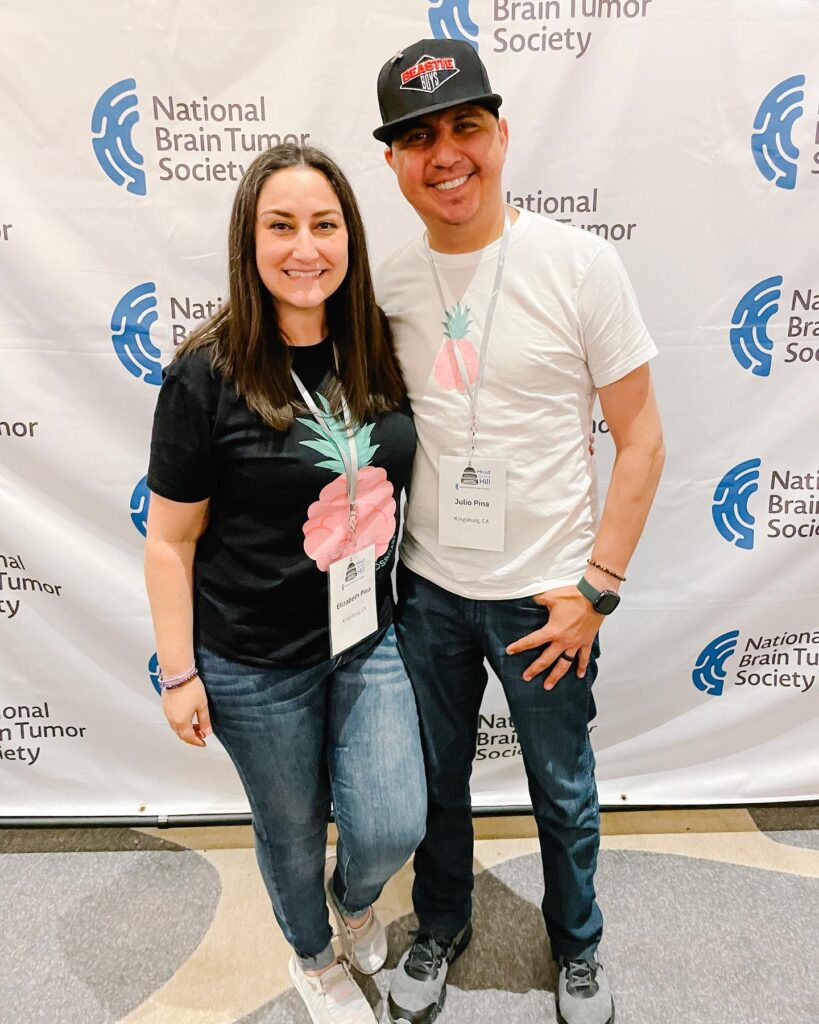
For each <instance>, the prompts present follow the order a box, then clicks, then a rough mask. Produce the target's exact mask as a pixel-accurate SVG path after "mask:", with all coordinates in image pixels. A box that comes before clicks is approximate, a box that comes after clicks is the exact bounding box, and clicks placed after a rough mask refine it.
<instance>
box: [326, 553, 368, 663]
mask: <svg viewBox="0 0 819 1024" xmlns="http://www.w3.org/2000/svg"><path fill="white" fill-rule="evenodd" d="M329 576H330V587H329V590H330V653H331V655H332V656H333V657H335V656H336V655H337V654H341V652H342V651H346V650H347V648H348V647H352V646H353V644H357V643H358V642H359V640H363V639H364V638H365V637H368V636H371V635H372V634H373V633H374V632H375V631H376V630H377V629H378V606H377V604H376V600H375V545H373V544H371V545H370V546H369V547H368V548H363V549H362V550H361V551H356V552H354V553H353V554H347V555H342V556H341V557H340V558H338V559H336V561H334V562H331V563H330V573H329Z"/></svg>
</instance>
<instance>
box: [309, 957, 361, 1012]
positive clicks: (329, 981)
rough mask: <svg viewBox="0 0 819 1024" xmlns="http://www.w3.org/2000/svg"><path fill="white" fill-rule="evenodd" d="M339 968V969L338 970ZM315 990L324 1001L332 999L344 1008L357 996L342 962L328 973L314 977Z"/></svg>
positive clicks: (355, 987)
mask: <svg viewBox="0 0 819 1024" xmlns="http://www.w3.org/2000/svg"><path fill="white" fill-rule="evenodd" d="M339 968H340V969H339ZM315 981H316V982H318V984H317V986H316V987H317V988H318V990H319V991H320V992H321V994H322V995H323V996H324V998H325V999H332V1000H333V1001H334V1002H336V1003H338V1004H339V1005H340V1006H346V1005H347V1004H349V1003H350V1002H351V1001H352V1000H354V999H356V997H357V996H358V995H359V989H358V986H357V985H356V983H355V982H354V981H353V979H352V976H351V974H350V971H349V969H348V967H347V965H346V964H345V963H343V962H341V963H338V964H336V965H335V967H331V968H330V970H329V971H325V972H324V973H323V974H318V975H316V976H315Z"/></svg>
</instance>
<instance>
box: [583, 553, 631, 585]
mask: <svg viewBox="0 0 819 1024" xmlns="http://www.w3.org/2000/svg"><path fill="white" fill-rule="evenodd" d="M586 565H593V566H594V568H595V569H599V570H600V572H604V573H606V575H607V576H613V577H614V578H615V579H616V580H620V582H621V583H625V582H626V577H625V576H621V575H620V573H619V572H615V571H614V570H613V569H607V568H606V566H605V565H601V564H600V563H599V562H595V560H594V559H593V558H587V559H586Z"/></svg>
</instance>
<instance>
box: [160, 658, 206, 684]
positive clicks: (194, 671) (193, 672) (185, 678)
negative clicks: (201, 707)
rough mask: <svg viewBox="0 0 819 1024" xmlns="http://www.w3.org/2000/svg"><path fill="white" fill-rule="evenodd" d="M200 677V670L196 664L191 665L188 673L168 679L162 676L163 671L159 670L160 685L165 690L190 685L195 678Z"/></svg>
mask: <svg viewBox="0 0 819 1024" xmlns="http://www.w3.org/2000/svg"><path fill="white" fill-rule="evenodd" d="M198 675H199V669H198V668H197V667H196V662H194V663H193V665H191V667H190V668H189V669H188V670H187V672H182V673H181V675H178V676H171V677H170V678H169V679H166V678H165V677H164V676H163V675H162V669H160V670H159V685H160V686H161V688H162V689H163V690H175V689H176V688H177V687H179V686H184V684H185V683H189V682H190V681H191V679H193V677H194V676H198Z"/></svg>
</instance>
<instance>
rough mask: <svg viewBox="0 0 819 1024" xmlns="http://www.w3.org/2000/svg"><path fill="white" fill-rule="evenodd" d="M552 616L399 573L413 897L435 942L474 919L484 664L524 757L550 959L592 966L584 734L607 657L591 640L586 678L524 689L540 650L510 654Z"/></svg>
mask: <svg viewBox="0 0 819 1024" xmlns="http://www.w3.org/2000/svg"><path fill="white" fill-rule="evenodd" d="M547 619H548V611H547V610H546V609H545V608H542V607H541V606H540V605H538V604H536V603H535V602H534V601H533V600H532V598H531V597H521V598H515V599H513V600H508V601H473V600H470V599H469V598H465V597H459V596H458V595H457V594H452V593H450V592H449V591H447V590H443V589H442V588H441V587H438V586H436V585H435V584H434V583H430V582H429V581H428V580H425V579H423V578H422V577H420V576H418V575H417V574H416V573H413V572H411V571H410V570H409V569H407V567H406V566H404V565H399V567H398V613H397V618H396V629H397V632H398V642H399V647H400V650H401V656H402V657H403V659H404V663H405V664H406V666H407V671H408V672H409V675H410V679H411V680H412V685H413V688H414V690H415V696H416V700H417V702H418V713H419V715H420V720H421V739H422V742H423V747H424V757H425V760H426V772H427V788H428V791H429V807H428V812H427V832H426V836H425V838H424V841H423V842H422V843H421V845H420V846H419V848H418V851H417V853H416V854H415V885H414V888H413V893H412V895H413V903H414V905H415V912H416V914H417V915H418V923H419V926H420V928H421V930H422V931H424V932H429V933H431V934H432V935H435V936H438V937H439V938H446V937H450V936H453V935H457V933H458V932H459V931H460V930H461V929H462V928H463V927H464V925H465V924H466V923H467V921H468V920H469V917H470V914H471V912H472V885H473V876H472V845H473V831H472V813H471V810H472V809H471V802H470V794H469V778H470V775H471V772H472V760H473V758H474V757H475V752H476V746H477V734H478V716H479V714H480V707H481V699H482V697H483V693H484V689H485V687H486V681H487V674H486V669H485V668H484V658H486V660H487V661H488V662H489V664H490V665H491V666H492V670H493V672H495V674H496V675H497V676H498V678H499V679H500V681H501V683H502V684H503V689H504V691H505V693H506V699H507V701H508V702H509V711H510V713H511V716H512V720H513V721H514V724H515V730H516V732H517V734H518V740H519V742H520V747H521V751H522V754H523V763H524V766H525V768H526V775H527V778H528V781H529V793H530V795H531V799H532V807H533V811H534V816H535V821H536V822H537V827H538V837H539V839H540V850H541V856H542V860H543V874H544V877H545V883H546V891H545V894H544V897H543V905H542V906H543V917H544V919H545V922H546V930H547V932H548V934H549V939H550V941H551V946H552V954H553V956H555V957H569V958H574V957H585V956H590V955H591V954H592V953H593V952H594V950H595V949H596V948H597V945H598V943H599V941H600V936H601V933H602V929H603V920H602V916H601V914H600V909H599V907H598V906H597V901H596V899H595V892H594V872H595V866H596V862H597V851H598V846H599V837H600V831H599V812H598V804H597V788H596V785H595V781H594V755H593V753H592V748H591V743H590V742H589V731H588V722H589V721H590V720H591V718H593V717H594V713H595V710H594V700H593V698H592V694H591V688H592V683H593V682H594V678H595V676H596V675H597V662H596V659H597V655H599V653H600V649H599V647H598V645H597V641H596V640H595V642H594V645H593V649H592V652H593V653H592V659H591V661H590V663H589V668H588V671H587V672H586V675H585V677H584V678H582V679H579V678H578V677H577V676H576V675H575V673H574V669H573V668H570V669H569V671H568V672H567V673H566V675H565V676H564V677H563V678H562V679H561V680H560V682H559V683H558V684H557V686H555V687H554V689H552V690H544V689H543V685H542V684H543V675H540V676H538V677H536V678H535V679H533V680H532V681H531V682H524V680H523V679H522V678H521V675H522V673H523V671H524V669H525V668H526V667H527V666H528V665H529V664H530V663H531V662H532V661H534V660H535V658H536V657H537V655H538V654H539V651H537V650H533V651H526V652H524V653H523V654H517V655H511V656H510V655H508V654H507V653H506V646H507V645H508V644H510V643H512V641H513V640H518V639H519V638H520V637H522V636H525V635H526V634H527V633H532V632H533V631H534V630H536V629H540V628H541V627H542V626H543V625H544V624H545V623H546V621H547Z"/></svg>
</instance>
